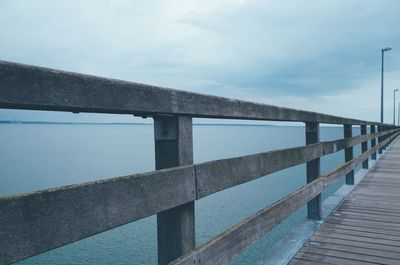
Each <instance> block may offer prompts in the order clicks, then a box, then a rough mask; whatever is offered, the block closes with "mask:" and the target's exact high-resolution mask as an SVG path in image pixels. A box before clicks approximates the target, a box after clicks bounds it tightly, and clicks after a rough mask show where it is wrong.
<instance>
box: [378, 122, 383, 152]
mask: <svg viewBox="0 0 400 265" xmlns="http://www.w3.org/2000/svg"><path fill="white" fill-rule="evenodd" d="M381 131H382V126H381V125H378V132H381ZM382 140H383V139H382V136H379V137H378V144H380V143H381V142H382ZM382 152H383V149H382V147H380V148H379V150H378V153H379V154H382Z"/></svg>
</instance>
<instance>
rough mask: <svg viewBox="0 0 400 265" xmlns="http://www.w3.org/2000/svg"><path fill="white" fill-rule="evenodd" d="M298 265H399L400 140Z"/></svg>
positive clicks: (297, 259)
mask: <svg viewBox="0 0 400 265" xmlns="http://www.w3.org/2000/svg"><path fill="white" fill-rule="evenodd" d="M295 264H296V265H300V264H310V265H313V264H350V265H358V264H368V265H371V264H393V265H399V264H400V140H397V141H396V142H394V143H393V144H392V146H391V147H390V148H389V150H388V151H387V152H386V153H385V154H384V156H383V157H382V158H381V159H380V160H379V161H378V162H377V163H376V164H375V166H374V167H373V168H372V169H371V171H370V172H369V173H368V174H367V175H366V176H365V177H364V179H362V180H361V182H360V183H359V184H358V185H357V187H356V188H355V189H354V190H353V192H352V193H351V194H350V196H349V197H348V198H347V199H346V200H345V201H344V202H343V204H342V205H340V206H339V207H338V209H336V211H335V212H334V213H333V214H332V215H331V216H330V217H328V219H327V220H326V221H325V222H324V223H323V224H322V225H321V227H320V228H319V229H318V231H316V232H315V234H314V235H313V236H312V237H311V238H310V240H309V241H308V242H307V243H306V244H305V245H304V246H303V248H302V249H301V250H300V251H299V252H298V253H297V255H296V256H295V258H294V259H293V260H292V261H291V262H290V265H295Z"/></svg>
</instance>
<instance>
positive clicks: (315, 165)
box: [306, 122, 321, 220]
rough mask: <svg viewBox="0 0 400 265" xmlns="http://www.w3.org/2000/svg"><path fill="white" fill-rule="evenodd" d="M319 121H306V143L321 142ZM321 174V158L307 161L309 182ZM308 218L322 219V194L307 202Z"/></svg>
mask: <svg viewBox="0 0 400 265" xmlns="http://www.w3.org/2000/svg"><path fill="white" fill-rule="evenodd" d="M319 140H320V139H319V123H317V122H306V145H309V144H314V143H318V142H319ZM320 175H321V168H320V158H316V159H314V160H311V161H310V162H307V183H310V182H312V181H313V180H315V179H317V178H318V177H319V176H320ZM307 209H308V218H310V219H313V220H320V219H321V194H318V195H317V196H316V197H315V198H314V199H312V200H310V201H309V202H308V204H307Z"/></svg>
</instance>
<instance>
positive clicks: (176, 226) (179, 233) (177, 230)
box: [154, 115, 195, 265]
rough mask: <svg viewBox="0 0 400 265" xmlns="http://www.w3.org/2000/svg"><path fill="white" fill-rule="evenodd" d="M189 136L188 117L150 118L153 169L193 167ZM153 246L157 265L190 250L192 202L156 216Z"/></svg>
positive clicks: (163, 264)
mask: <svg viewBox="0 0 400 265" xmlns="http://www.w3.org/2000/svg"><path fill="white" fill-rule="evenodd" d="M192 135H193V134H192V118H191V117H184V116H165V115H164V116H156V117H154V138H155V156H156V159H155V162H156V169H164V168H169V167H176V166H180V165H190V164H193V136H192ZM157 244H158V248H157V249H158V264H159V265H165V264H168V263H169V262H170V261H172V260H174V259H176V258H177V257H180V256H182V255H183V254H186V253H188V252H189V251H191V250H192V249H194V247H195V214H194V199H193V200H192V201H191V202H187V203H185V204H183V205H179V206H178V207H175V208H172V209H168V210H166V211H163V212H160V213H158V214H157Z"/></svg>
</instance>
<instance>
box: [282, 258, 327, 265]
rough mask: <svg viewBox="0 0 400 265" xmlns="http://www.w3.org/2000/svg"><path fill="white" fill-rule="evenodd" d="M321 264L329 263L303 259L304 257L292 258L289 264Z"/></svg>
mask: <svg viewBox="0 0 400 265" xmlns="http://www.w3.org/2000/svg"><path fill="white" fill-rule="evenodd" d="M321 264H329V263H321V262H317V261H311V260H304V259H293V260H292V261H291V262H290V263H289V265H321Z"/></svg>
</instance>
